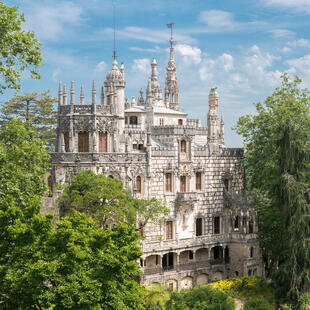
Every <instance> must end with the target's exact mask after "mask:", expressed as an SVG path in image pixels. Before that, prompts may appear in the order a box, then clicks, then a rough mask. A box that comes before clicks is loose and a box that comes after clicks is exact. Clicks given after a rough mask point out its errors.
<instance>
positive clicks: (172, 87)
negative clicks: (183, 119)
mask: <svg viewBox="0 0 310 310" xmlns="http://www.w3.org/2000/svg"><path fill="white" fill-rule="evenodd" d="M169 25H170V26H169ZM169 25H168V27H169V28H171V38H170V57H169V61H168V67H167V75H166V83H165V105H166V107H169V108H170V109H173V110H176V111H180V106H179V88H178V78H177V68H176V65H175V61H174V53H173V52H174V48H173V43H174V41H173V36H172V25H173V24H169Z"/></svg>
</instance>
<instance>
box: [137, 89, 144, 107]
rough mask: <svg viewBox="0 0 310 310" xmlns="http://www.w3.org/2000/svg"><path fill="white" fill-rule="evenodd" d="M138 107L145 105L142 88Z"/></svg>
mask: <svg viewBox="0 0 310 310" xmlns="http://www.w3.org/2000/svg"><path fill="white" fill-rule="evenodd" d="M138 105H140V106H142V105H144V98H143V89H142V88H141V89H140V97H139V100H138Z"/></svg>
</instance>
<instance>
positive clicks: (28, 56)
mask: <svg viewBox="0 0 310 310" xmlns="http://www.w3.org/2000/svg"><path fill="white" fill-rule="evenodd" d="M24 22H25V18H24V15H23V14H20V13H19V12H18V8H17V7H16V6H14V7H8V6H6V5H5V4H4V3H3V2H0V55H1V57H0V58H1V62H0V76H1V78H2V79H1V82H0V93H3V91H4V90H5V89H6V88H11V89H15V90H19V89H20V81H21V77H22V73H23V72H24V71H25V70H26V69H27V70H29V72H30V75H31V77H32V78H35V79H38V78H40V75H39V73H38V66H39V65H40V63H41V61H42V56H41V51H40V46H41V44H40V43H39V42H38V41H37V39H36V38H35V36H34V33H33V31H24V30H23V29H22V23H24Z"/></svg>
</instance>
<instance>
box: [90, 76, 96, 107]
mask: <svg viewBox="0 0 310 310" xmlns="http://www.w3.org/2000/svg"><path fill="white" fill-rule="evenodd" d="M91 92H92V97H91V103H92V105H95V104H96V86H95V80H93V87H92V91H91Z"/></svg>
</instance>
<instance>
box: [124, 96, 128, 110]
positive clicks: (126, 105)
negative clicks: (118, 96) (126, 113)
mask: <svg viewBox="0 0 310 310" xmlns="http://www.w3.org/2000/svg"><path fill="white" fill-rule="evenodd" d="M125 109H129V101H128V97H126V98H125Z"/></svg>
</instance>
